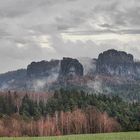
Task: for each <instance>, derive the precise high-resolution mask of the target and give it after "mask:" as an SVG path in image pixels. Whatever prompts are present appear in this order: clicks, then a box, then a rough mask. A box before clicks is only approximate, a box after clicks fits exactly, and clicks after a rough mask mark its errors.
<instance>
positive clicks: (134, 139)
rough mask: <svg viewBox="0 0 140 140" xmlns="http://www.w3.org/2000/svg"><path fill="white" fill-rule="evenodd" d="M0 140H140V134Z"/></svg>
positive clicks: (1, 139) (10, 139)
mask: <svg viewBox="0 0 140 140" xmlns="http://www.w3.org/2000/svg"><path fill="white" fill-rule="evenodd" d="M0 140H140V132H127V133H106V134H91V135H71V136H58V137H38V138H37V137H31V138H29V137H23V138H0Z"/></svg>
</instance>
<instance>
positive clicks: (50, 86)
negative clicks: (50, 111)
mask: <svg viewBox="0 0 140 140" xmlns="http://www.w3.org/2000/svg"><path fill="white" fill-rule="evenodd" d="M61 87H63V88H77V89H79V90H85V91H87V92H91V93H93V92H94V93H104V94H117V95H119V96H121V97H122V98H125V99H129V100H139V99H140V95H139V92H140V90H139V89H140V88H139V87H140V62H135V61H134V57H133V55H131V54H127V53H126V52H123V51H117V50H114V49H112V50H107V51H105V52H103V53H101V54H99V56H98V58H97V59H90V58H78V59H73V58H63V59H62V60H51V61H41V62H32V63H31V64H29V65H28V66H27V69H21V70H17V71H13V72H8V73H5V74H0V89H1V90H17V91H34V92H46V91H54V90H56V89H59V88H61ZM116 91H117V92H116Z"/></svg>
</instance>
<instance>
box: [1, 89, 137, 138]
mask: <svg viewBox="0 0 140 140" xmlns="http://www.w3.org/2000/svg"><path fill="white" fill-rule="evenodd" d="M47 94H48V93H46V95H45V94H44V95H43V97H42V98H40V96H41V95H38V96H37V95H35V96H34V97H35V98H33V96H31V94H30V93H25V94H22V96H21V94H20V93H16V92H10V91H9V92H8V93H5V94H1V95H0V136H49V135H67V134H81V133H101V132H114V131H134V130H135V131H138V130H140V103H139V102H125V101H123V99H121V98H120V97H118V96H110V95H103V94H98V95H97V94H88V93H86V92H83V91H77V90H75V89H72V90H64V89H60V90H59V91H55V93H54V94H52V95H51V96H49V95H47Z"/></svg>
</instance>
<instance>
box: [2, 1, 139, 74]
mask: <svg viewBox="0 0 140 140" xmlns="http://www.w3.org/2000/svg"><path fill="white" fill-rule="evenodd" d="M139 9H140V1H139V0H129V1H128V0H123V1H122V0H98V1H97V0H57V1H56V0H4V1H0V67H1V69H0V72H5V71H8V70H13V69H17V68H22V67H26V65H27V64H29V63H30V62H31V61H38V60H42V59H47V60H48V59H52V58H62V57H63V56H70V57H92V58H93V57H97V56H98V54H99V53H100V52H102V51H104V50H106V49H110V48H115V49H119V50H125V51H127V52H129V53H133V54H134V55H135V57H136V59H139V53H140V10H139Z"/></svg>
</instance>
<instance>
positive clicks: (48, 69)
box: [27, 60, 60, 78]
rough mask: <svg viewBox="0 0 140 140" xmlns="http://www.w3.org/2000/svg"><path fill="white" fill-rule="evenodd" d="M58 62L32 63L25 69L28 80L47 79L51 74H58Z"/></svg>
mask: <svg viewBox="0 0 140 140" xmlns="http://www.w3.org/2000/svg"><path fill="white" fill-rule="evenodd" d="M59 63H60V61H59V60H51V61H41V62H32V63H31V64H30V65H28V67H27V76H28V77H29V78H38V77H40V78H41V77H47V76H49V75H51V73H59Z"/></svg>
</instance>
